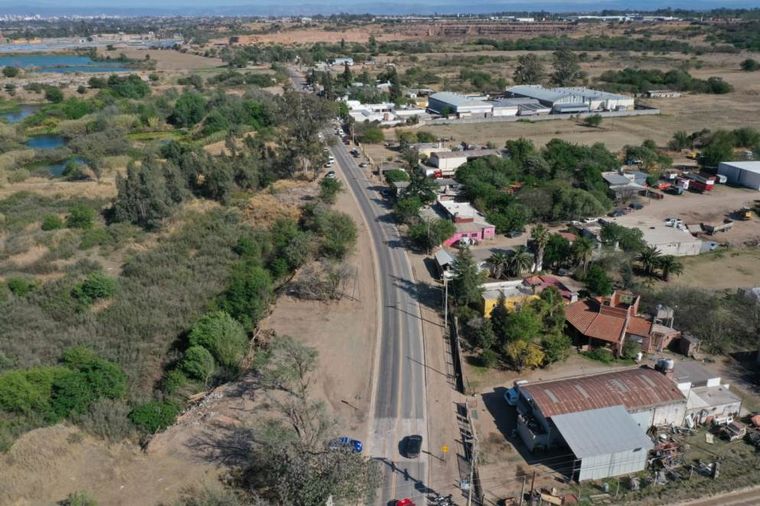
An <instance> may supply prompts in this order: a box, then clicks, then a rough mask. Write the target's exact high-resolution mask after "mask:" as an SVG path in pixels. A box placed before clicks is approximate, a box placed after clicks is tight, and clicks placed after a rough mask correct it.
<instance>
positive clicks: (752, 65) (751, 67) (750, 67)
mask: <svg viewBox="0 0 760 506" xmlns="http://www.w3.org/2000/svg"><path fill="white" fill-rule="evenodd" d="M740 67H741V69H742V70H743V71H745V72H754V71H756V70H760V62H758V61H757V60H755V59H753V58H747V59H746V60H744V61H742V62H741V64H740Z"/></svg>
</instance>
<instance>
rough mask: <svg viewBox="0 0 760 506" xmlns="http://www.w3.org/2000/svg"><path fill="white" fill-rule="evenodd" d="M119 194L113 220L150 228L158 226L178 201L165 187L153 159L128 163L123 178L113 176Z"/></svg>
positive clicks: (164, 180)
mask: <svg viewBox="0 0 760 506" xmlns="http://www.w3.org/2000/svg"><path fill="white" fill-rule="evenodd" d="M116 188H117V189H118V193H117V195H116V199H115V200H114V203H113V208H112V213H113V218H114V220H115V221H119V222H128V223H133V224H135V225H138V226H140V227H142V228H145V229H148V230H152V229H156V228H158V227H159V226H160V225H161V222H162V220H163V219H164V218H166V217H168V216H169V215H170V214H171V211H172V208H173V207H174V206H175V205H176V204H177V202H176V199H174V198H172V194H171V193H170V191H169V188H168V187H167V181H166V178H165V177H164V175H163V173H162V171H161V168H160V167H158V166H157V164H156V163H154V162H145V163H143V164H142V165H140V166H139V167H138V166H136V165H135V164H129V165H128V166H127V175H126V177H124V176H122V175H120V174H119V175H117V176H116Z"/></svg>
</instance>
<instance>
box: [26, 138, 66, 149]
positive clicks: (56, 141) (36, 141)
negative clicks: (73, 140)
mask: <svg viewBox="0 0 760 506" xmlns="http://www.w3.org/2000/svg"><path fill="white" fill-rule="evenodd" d="M65 144H66V139H64V138H63V136H61V135H35V136H34V137H29V140H28V141H26V145H27V146H29V147H30V148H32V149H55V148H62V147H63V146H64V145H65Z"/></svg>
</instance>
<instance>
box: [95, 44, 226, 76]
mask: <svg viewBox="0 0 760 506" xmlns="http://www.w3.org/2000/svg"><path fill="white" fill-rule="evenodd" d="M119 53H124V54H125V55H127V57H128V58H131V59H133V60H144V59H145V55H146V54H149V55H150V59H151V60H153V61H155V62H156V70H158V71H166V72H179V71H192V70H202V69H208V68H213V67H219V66H220V65H224V62H223V61H222V60H221V59H220V58H207V57H205V56H199V55H195V54H190V53H180V52H179V51H174V50H169V49H164V50H159V49H137V48H116V50H115V51H105V50H103V49H101V50H100V51H99V54H101V55H110V56H111V57H112V58H113V57H114V55H115V56H118V55H119Z"/></svg>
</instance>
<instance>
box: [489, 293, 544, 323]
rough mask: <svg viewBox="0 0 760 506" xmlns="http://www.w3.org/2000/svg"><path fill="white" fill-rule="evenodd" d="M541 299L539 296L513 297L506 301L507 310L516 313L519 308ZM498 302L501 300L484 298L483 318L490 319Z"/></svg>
mask: <svg viewBox="0 0 760 506" xmlns="http://www.w3.org/2000/svg"><path fill="white" fill-rule="evenodd" d="M540 298H541V297H539V296H538V295H513V296H510V297H507V298H505V299H504V306H505V307H506V308H507V311H514V310H515V308H516V307H517V306H521V305H522V304H525V303H526V302H530V301H533V300H538V299H540ZM498 301H499V299H489V298H486V297H483V316H485V317H486V318H490V317H491V311H493V309H494V308H495V307H496V303H497V302H498Z"/></svg>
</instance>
